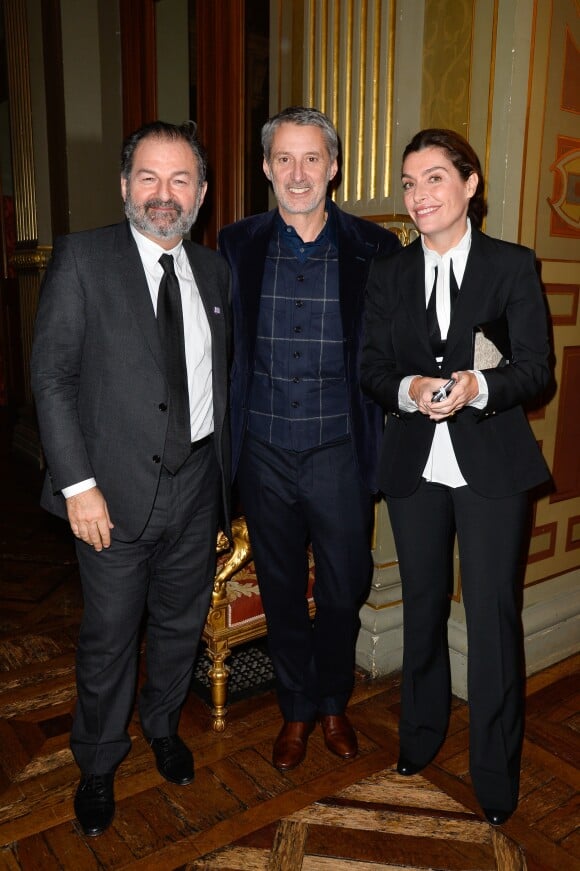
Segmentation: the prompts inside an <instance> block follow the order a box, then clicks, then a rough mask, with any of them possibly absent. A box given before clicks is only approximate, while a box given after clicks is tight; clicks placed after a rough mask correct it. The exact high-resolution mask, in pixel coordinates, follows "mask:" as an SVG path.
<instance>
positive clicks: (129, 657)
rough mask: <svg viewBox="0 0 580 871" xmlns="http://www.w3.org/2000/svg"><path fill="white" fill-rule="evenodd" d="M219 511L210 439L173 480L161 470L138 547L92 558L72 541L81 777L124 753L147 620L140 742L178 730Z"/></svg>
mask: <svg viewBox="0 0 580 871" xmlns="http://www.w3.org/2000/svg"><path fill="white" fill-rule="evenodd" d="M218 505H219V467H218V463H217V459H216V456H215V450H214V446H213V443H212V442H211V441H210V442H209V443H208V444H207V445H205V446H204V447H202V448H200V449H199V450H198V451H197V452H195V453H194V454H192V456H191V457H190V458H189V459H188V460H187V462H186V463H185V464H184V466H183V467H182V468H181V469H180V470H179V472H177V474H176V475H170V474H169V473H168V472H166V471H165V470H163V471H162V473H161V478H160V482H159V489H158V492H157V496H156V499H155V504H154V506H153V510H152V513H151V517H150V518H149V522H148V524H147V526H146V528H145V530H144V532H143V534H142V535H141V536H140V538H139V539H138V540H137V541H135V542H122V541H115V540H113V542H112V544H111V547H110V548H108V549H107V550H102V551H100V552H99V553H97V552H96V551H95V550H94V549H93V548H92V547H89V546H88V545H86V544H85V543H84V542H77V556H78V561H79V568H80V573H81V582H82V590H83V597H84V612H83V619H82V623H81V628H80V636H79V643H78V651H77V692H78V701H77V706H76V711H75V717H74V723H73V728H72V735H71V748H72V751H73V754H74V757H75V759H76V762H77V764H78V766H79V768H80V769H81V771H82V772H83V773H85V774H88V773H105V772H108V771H114V770H115V768H116V767H117V766H118V765H119V763H120V762H121V760H122V759H123V758H124V756H125V755H126V754H127V753H128V751H129V749H130V747H131V739H130V737H129V735H128V733H127V726H128V723H129V720H130V717H131V712H132V709H133V704H134V701H135V690H136V682H137V667H138V647H139V640H140V636H141V628H142V620H143V616H144V614H145V613H146V615H147V616H146V624H145V626H146V666H147V676H146V681H145V684H144V686H143V688H142V689H141V692H140V695H139V716H140V720H141V725H142V728H143V732H144V733H145V735H146V736H147V737H148V738H159V737H163V736H164V735H171V734H174V733H175V732H176V731H177V724H178V720H179V714H180V710H181V706H182V704H183V702H184V700H185V697H186V694H187V692H188V688H189V684H190V681H191V674H192V669H193V664H194V658H195V654H196V650H197V646H198V644H199V639H200V635H201V632H202V629H203V626H204V622H205V619H206V615H207V612H208V608H209V601H210V597H211V591H212V585H213V577H214V573H215V558H216V551H215V548H216V534H217V525H218ZM111 519H112V521H113V523H114V521H115V519H114V517H113V518H111Z"/></svg>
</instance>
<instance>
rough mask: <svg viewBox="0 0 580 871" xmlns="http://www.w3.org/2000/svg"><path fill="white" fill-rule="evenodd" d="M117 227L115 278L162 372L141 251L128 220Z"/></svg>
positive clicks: (155, 323) (159, 345)
mask: <svg viewBox="0 0 580 871" xmlns="http://www.w3.org/2000/svg"><path fill="white" fill-rule="evenodd" d="M117 229H118V232H117V240H116V246H115V247H116V256H117V263H116V269H115V270H113V274H114V275H115V276H116V278H115V280H116V281H118V282H119V284H120V289H119V292H120V293H122V294H123V295H124V296H125V297H126V299H127V300H128V301H129V304H130V306H131V308H132V309H133V313H134V315H135V322H136V324H137V325H138V326H139V328H140V329H141V331H142V333H143V335H144V337H145V341H146V342H147V344H148V345H149V348H150V349H151V353H152V354H153V356H154V358H155V362H156V363H157V365H158V366H159V368H160V370H161V371H162V372H163V371H165V370H164V364H163V355H162V351H161V344H160V342H159V334H158V331H157V319H156V317H155V312H154V310H153V305H152V303H151V295H150V293H149V287H148V285H147V279H146V277H145V271H144V269H143V264H142V262H141V257H140V256H139V250H138V248H137V245H136V244H135V240H134V239H133V236H132V234H131V230H130V228H129V224H128V223H124V224H119V225H118V228H117Z"/></svg>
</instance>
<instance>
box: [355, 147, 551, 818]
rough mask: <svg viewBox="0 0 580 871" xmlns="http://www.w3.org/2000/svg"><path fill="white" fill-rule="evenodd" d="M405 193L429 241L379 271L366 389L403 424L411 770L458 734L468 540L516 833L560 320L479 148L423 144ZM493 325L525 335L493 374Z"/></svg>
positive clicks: (403, 729)
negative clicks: (538, 514) (454, 628)
mask: <svg viewBox="0 0 580 871" xmlns="http://www.w3.org/2000/svg"><path fill="white" fill-rule="evenodd" d="M402 182H403V192H404V199H405V205H406V208H407V210H408V212H409V215H410V216H411V218H412V219H413V221H414V223H415V224H416V226H417V228H418V230H419V231H420V234H421V236H420V238H418V239H417V240H416V241H415V242H413V244H411V245H409V246H408V247H407V248H405V249H403V250H402V251H401V252H400V253H399V254H397V255H395V256H394V257H391V258H378V259H377V260H375V263H374V266H373V269H372V272H371V275H370V278H369V284H368V299H367V315H366V317H367V322H366V343H365V347H364V350H363V358H362V366H361V380H362V386H363V389H364V390H365V391H366V392H367V393H368V394H369V395H370V396H372V397H373V399H375V400H376V401H377V402H378V403H380V405H381V406H382V407H383V409H384V410H385V411H386V412H388V415H389V416H388V419H387V424H386V428H385V435H384V439H383V445H382V451H381V459H380V466H379V487H380V489H381V490H382V492H383V493H384V494H385V496H386V500H387V505H388V509H389V516H390V519H391V524H392V528H393V533H394V536H395V543H396V547H397V553H398V558H399V564H400V570H401V578H402V584H403V604H404V656H403V685H402V697H401V717H400V724H399V734H400V755H399V762H398V766H397V768H398V771H399V773H400V774H404V775H412V774H416V773H417V772H418V771H420V770H421V769H422V768H424V767H425V766H426V765H427V764H428V763H429V762H430V761H431V760H432V759H433V758H434V756H435V755H436V753H437V751H438V750H439V748H440V746H441V744H442V743H443V740H444V738H445V734H446V730H447V726H448V722H449V711H450V699H451V688H450V670H449V650H448V645H447V619H448V616H449V594H450V592H451V590H452V584H453V546H454V539H455V535H456V534H457V541H458V546H459V557H460V565H461V583H462V595H463V601H464V604H465V612H466V621H467V637H468V646H469V664H468V694H469V711H470V772H471V779H472V783H473V786H474V789H475V792H476V795H477V798H478V801H479V802H480V804H481V806H482V808H483V811H484V814H485V816H486V818H487V819H488V821H489V822H490V823H492V824H493V825H501V824H502V823H504V822H505V821H506V820H507V819H508V817H509V816H510V815H511V814H512V813H513V811H514V810H515V807H516V805H517V799H518V789H519V770H520V756H521V745H522V736H523V717H524V705H523V665H522V648H523V645H522V630H521V620H520V605H519V601H520V584H519V583H518V582H521V573H522V564H523V562H524V560H525V545H526V544H527V533H528V525H529V524H528V517H529V511H528V508H529V491H530V490H531V489H532V488H533V487H536V486H537V485H538V484H540V483H542V482H543V481H545V480H546V479H547V478H548V477H549V472H548V468H547V466H546V464H545V462H544V460H543V458H542V455H541V453H540V450H539V448H538V445H537V443H536V440H535V438H534V436H533V434H532V431H531V429H530V427H529V425H528V422H527V419H526V416H525V413H524V410H523V407H522V406H523V404H524V403H527V402H529V401H530V400H534V399H537V398H538V397H539V396H540V395H541V394H542V393H543V391H544V390H545V388H546V386H547V385H548V383H549V382H550V379H551V370H550V365H549V357H550V349H549V342H548V329H547V322H546V312H545V306H544V301H543V298H542V292H541V287H540V282H539V280H538V276H537V273H536V266H535V258H534V254H533V252H532V251H530V250H529V249H527V248H523V247H521V246H519V245H514V244H511V243H508V242H503V241H500V240H498V239H492V238H490V237H489V236H486V235H484V234H483V233H482V232H481V231H480V226H481V222H482V219H483V216H484V214H485V201H484V197H483V187H484V183H483V176H482V172H481V167H480V164H479V160H478V158H477V155H476V154H475V152H474V151H473V149H472V148H471V146H470V145H469V143H467V142H466V141H465V140H464V139H463V138H462V137H461V136H460V135H459V134H457V133H454V132H453V131H451V130H423V131H421V132H420V133H417V135H416V136H414V138H413V139H412V140H411V142H410V143H409V145H408V146H407V148H406V149H405V152H404V154H403V169H402ZM482 325H486V326H485V331H486V332H489V330H490V329H492V330H493V331H495V332H498V331H501V329H502V328H503V332H504V333H506V334H509V345H510V347H509V350H508V348H506V347H504V348H502V350H503V353H504V355H505V357H507V358H508V362H507V363H506V361H505V359H502V361H501V364H505V365H501V364H500V365H497V366H496V367H495V368H494V367H491V368H483V369H482V370H481V371H480V370H478V369H477V366H478V363H477V360H476V362H475V363H474V336H475V334H476V332H477V329H478V328H479V327H480V326H482ZM450 379H452V383H450V384H449V385H447V382H449V381H450ZM444 387H445V388H446V389H443V390H442V389H441V388H444Z"/></svg>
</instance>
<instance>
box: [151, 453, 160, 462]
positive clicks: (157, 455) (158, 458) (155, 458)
mask: <svg viewBox="0 0 580 871" xmlns="http://www.w3.org/2000/svg"><path fill="white" fill-rule="evenodd" d="M151 459H152V460H153V462H154V463H160V462H161V457H160V456H159V454H153V456H152V457H151Z"/></svg>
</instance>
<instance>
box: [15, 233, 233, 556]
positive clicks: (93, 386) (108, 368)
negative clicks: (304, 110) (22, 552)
mask: <svg viewBox="0 0 580 871" xmlns="http://www.w3.org/2000/svg"><path fill="white" fill-rule="evenodd" d="M184 245H185V250H186V252H187V255H188V257H189V260H190V263H191V268H192V270H193V274H194V276H195V280H196V282H197V286H198V288H199V292H200V294H201V298H202V301H203V304H204V307H205V311H206V313H207V317H208V320H209V324H210V328H211V335H212V367H213V407H214V432H215V445H216V451H217V456H218V460H219V464H220V468H221V472H222V493H223V511H224V517H225V518H229V492H230V435H229V420H228V386H227V385H228V368H229V345H230V274H229V269H228V267H227V264H226V263H225V261H224V260H223V259H222V258H221V257H220V256H219V255H218V254H216V253H215V252H213V251H211V250H209V249H207V248H204V247H202V246H200V245H196V244H194V243H192V242H189V241H185V242H184ZM31 375H32V388H33V393H34V397H35V400H36V409H37V415H38V422H39V427H40V435H41V440H42V445H43V448H44V452H45V455H46V460H47V466H48V475H47V479H46V482H45V487H44V490H43V496H42V504H43V506H44V507H45V508H46V509H47V510H49V511H52V512H53V513H55V514H58V515H60V516H62V517H66V506H65V500H64V498H63V496H62V494H61V492H60V491H61V489H62V488H63V487H67V486H70V485H71V484H74V483H76V482H78V481H82V480H84V479H86V478H90V477H94V478H95V479H96V481H97V484H98V486H99V488H100V489H101V490H102V492H103V495H104V497H105V499H106V501H107V504H108V508H109V513H110V516H111V520H112V521H113V523H114V524H115V528H114V529H113V531H112V535H113V537H114V538H117V539H119V540H122V541H133V540H135V539H136V538H138V537H139V535H140V534H141V532H142V531H143V529H144V527H145V524H146V522H147V519H148V517H149V514H150V511H151V507H152V505H153V500H154V498H155V494H156V491H157V484H158V481H159V475H160V471H161V458H162V456H163V448H164V444H165V434H166V431H167V419H168V415H167V406H168V404H169V391H168V386H167V382H166V380H165V376H164V369H163V359H162V352H161V346H160V343H159V338H158V334H157V322H156V319H155V313H154V311H153V306H152V305H151V297H150V294H149V290H148V287H147V281H146V277H145V272H144V270H143V266H142V263H141V258H140V256H139V252H138V249H137V246H136V244H135V241H134V239H133V236H132V234H131V231H130V228H129V225H128V224H127V223H126V222H123V223H121V224H117V225H114V226H111V227H103V228H101V229H97V230H90V231H85V232H81V233H73V234H71V235H69V236H64V237H61V238H59V239H57V240H56V241H55V244H54V249H53V256H52V260H51V262H50V264H49V267H48V270H47V273H46V276H45V279H44V282H43V286H42V289H41V294H40V302H39V308H38V314H37V319H36V327H35V335H34V342H33V349H32V360H31Z"/></svg>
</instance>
